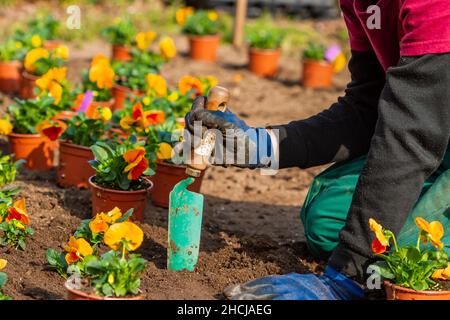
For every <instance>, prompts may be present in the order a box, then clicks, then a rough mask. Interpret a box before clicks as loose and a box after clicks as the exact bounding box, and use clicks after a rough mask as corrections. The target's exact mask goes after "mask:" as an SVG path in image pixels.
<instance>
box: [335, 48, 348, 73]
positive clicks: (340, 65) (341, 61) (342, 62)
mask: <svg viewBox="0 0 450 320" xmlns="http://www.w3.org/2000/svg"><path fill="white" fill-rule="evenodd" d="M346 65H347V58H346V57H345V54H343V53H342V52H341V53H340V54H339V55H338V56H337V57H336V59H335V60H334V61H333V71H334V72H335V73H339V72H341V71H342V70H343V69H344V68H345V66H346Z"/></svg>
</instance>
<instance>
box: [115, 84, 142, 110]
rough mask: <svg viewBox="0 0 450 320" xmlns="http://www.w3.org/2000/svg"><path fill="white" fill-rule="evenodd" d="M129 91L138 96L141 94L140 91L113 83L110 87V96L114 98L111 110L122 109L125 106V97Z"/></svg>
mask: <svg viewBox="0 0 450 320" xmlns="http://www.w3.org/2000/svg"><path fill="white" fill-rule="evenodd" d="M130 93H133V94H134V95H136V96H138V97H140V96H142V95H143V93H142V92H140V91H136V90H132V89H130V88H127V87H124V86H121V85H118V84H116V85H114V86H113V88H112V96H113V99H114V101H113V103H112V111H116V110H120V109H123V108H124V107H125V99H126V98H127V96H128V95H129V94H130Z"/></svg>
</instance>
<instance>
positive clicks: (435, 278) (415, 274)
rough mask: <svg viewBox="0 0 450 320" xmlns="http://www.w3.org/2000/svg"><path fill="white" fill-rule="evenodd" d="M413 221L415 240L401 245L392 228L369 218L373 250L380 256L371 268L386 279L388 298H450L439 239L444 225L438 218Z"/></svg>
mask: <svg viewBox="0 0 450 320" xmlns="http://www.w3.org/2000/svg"><path fill="white" fill-rule="evenodd" d="M415 222H416V225H417V227H418V228H419V232H418V237H417V243H416V244H415V245H406V246H401V245H399V244H398V243H397V239H396V237H395V235H394V234H393V232H392V231H390V230H387V229H385V228H384V227H383V226H381V225H380V224H378V223H377V222H376V221H375V220H374V219H370V220H369V226H370V229H371V230H372V231H373V232H374V234H375V239H374V240H373V242H372V250H373V252H374V253H375V255H376V257H378V258H379V259H380V261H378V262H376V263H374V264H373V268H374V270H376V271H377V272H378V274H379V275H380V276H381V277H382V278H384V279H385V281H384V286H385V290H386V296H387V299H388V300H449V299H450V281H449V280H450V264H449V260H448V254H447V252H446V251H445V250H444V244H443V242H442V241H441V239H442V237H443V236H444V228H443V226H442V224H441V223H440V222H439V221H432V222H428V221H426V220H425V219H423V218H421V217H416V218H415ZM391 245H392V247H391ZM389 247H391V250H389Z"/></svg>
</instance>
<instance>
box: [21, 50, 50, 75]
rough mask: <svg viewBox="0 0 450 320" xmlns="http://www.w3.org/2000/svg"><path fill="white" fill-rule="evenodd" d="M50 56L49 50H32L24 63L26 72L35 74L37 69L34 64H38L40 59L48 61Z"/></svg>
mask: <svg viewBox="0 0 450 320" xmlns="http://www.w3.org/2000/svg"><path fill="white" fill-rule="evenodd" d="M48 56H49V52H48V50H46V49H44V48H36V49H32V50H30V51H29V52H28V53H27V55H26V56H25V60H24V62H23V65H24V67H25V70H27V71H29V72H33V71H35V70H36V69H35V67H34V64H35V63H36V61H38V60H39V59H42V58H44V59H47V58H48Z"/></svg>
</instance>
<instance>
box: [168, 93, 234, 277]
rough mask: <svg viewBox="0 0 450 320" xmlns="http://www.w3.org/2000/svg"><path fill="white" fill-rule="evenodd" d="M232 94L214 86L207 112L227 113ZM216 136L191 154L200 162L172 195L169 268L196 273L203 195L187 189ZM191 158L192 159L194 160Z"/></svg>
mask: <svg viewBox="0 0 450 320" xmlns="http://www.w3.org/2000/svg"><path fill="white" fill-rule="evenodd" d="M229 98H230V94H229V92H228V90H227V89H225V88H222V87H213V88H212V89H211V90H210V92H209V94H208V97H207V101H206V109H208V110H220V111H225V109H226V105H227V103H228V101H229ZM214 143H215V136H214V135H213V134H211V135H209V134H208V132H207V133H206V134H205V136H204V137H203V138H202V140H201V142H200V144H199V146H198V147H197V148H196V149H195V150H191V154H194V153H195V154H196V155H197V156H199V157H200V160H201V161H200V163H196V164H194V163H191V164H189V165H188V167H187V169H186V173H187V175H189V176H190V177H189V178H187V179H185V180H182V181H180V182H179V183H178V184H177V185H175V187H174V188H173V190H172V192H170V195H169V226H168V230H169V235H168V245H167V268H168V269H169V270H174V271H179V270H185V269H186V270H189V271H193V270H194V267H195V265H196V263H197V259H198V253H199V248H200V235H201V228H202V214H203V195H202V194H199V193H195V192H192V191H189V190H187V187H188V186H189V185H190V184H192V183H193V182H194V179H195V177H199V176H200V175H201V173H202V171H203V170H205V169H206V166H207V159H208V158H209V156H210V155H211V152H212V150H213V148H214ZM191 159H192V158H191Z"/></svg>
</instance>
